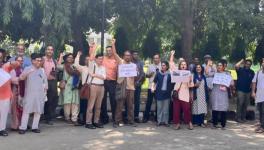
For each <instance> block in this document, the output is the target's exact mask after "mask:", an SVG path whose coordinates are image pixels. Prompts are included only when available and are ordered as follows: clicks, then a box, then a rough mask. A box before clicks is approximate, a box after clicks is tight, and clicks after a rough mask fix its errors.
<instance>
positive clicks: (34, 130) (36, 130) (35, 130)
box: [31, 129, 40, 133]
mask: <svg viewBox="0 0 264 150" xmlns="http://www.w3.org/2000/svg"><path fill="white" fill-rule="evenodd" d="M31 131H32V132H33V133H40V130H39V129H32V130H31Z"/></svg>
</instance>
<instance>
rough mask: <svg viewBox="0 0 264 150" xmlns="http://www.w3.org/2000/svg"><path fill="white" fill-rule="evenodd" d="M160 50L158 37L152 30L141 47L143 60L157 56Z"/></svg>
mask: <svg viewBox="0 0 264 150" xmlns="http://www.w3.org/2000/svg"><path fill="white" fill-rule="evenodd" d="M160 49H161V44H160V39H159V35H158V34H157V32H156V31H154V30H152V31H150V32H149V33H148V34H147V37H146V39H145V41H144V43H143V46H142V52H143V56H144V58H152V56H153V55H155V54H159V53H160Z"/></svg>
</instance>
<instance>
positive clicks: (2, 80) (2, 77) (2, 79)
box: [0, 69, 11, 86]
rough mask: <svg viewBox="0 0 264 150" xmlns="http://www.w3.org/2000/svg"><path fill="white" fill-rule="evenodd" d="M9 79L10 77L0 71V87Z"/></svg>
mask: <svg viewBox="0 0 264 150" xmlns="http://www.w3.org/2000/svg"><path fill="white" fill-rule="evenodd" d="M10 79H11V76H10V75H9V73H7V72H6V71H4V70H3V69H0V86H2V85H4V84H5V83H6V82H7V81H8V80H10Z"/></svg>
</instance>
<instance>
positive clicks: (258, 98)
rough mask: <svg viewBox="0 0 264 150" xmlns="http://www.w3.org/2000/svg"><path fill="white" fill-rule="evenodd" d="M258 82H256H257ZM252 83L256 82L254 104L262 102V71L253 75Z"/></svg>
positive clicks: (263, 89)
mask: <svg viewBox="0 0 264 150" xmlns="http://www.w3.org/2000/svg"><path fill="white" fill-rule="evenodd" d="M257 81H258V82H257ZM252 82H253V83H256V82H257V93H256V102H257V103H260V102H264V92H263V91H264V73H263V71H259V72H258V73H256V74H255V76H254V78H253V80H252Z"/></svg>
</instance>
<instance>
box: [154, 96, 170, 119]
mask: <svg viewBox="0 0 264 150" xmlns="http://www.w3.org/2000/svg"><path fill="white" fill-rule="evenodd" d="M169 105H170V99H166V100H157V120H158V123H161V122H162V123H165V124H168V123H169Z"/></svg>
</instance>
